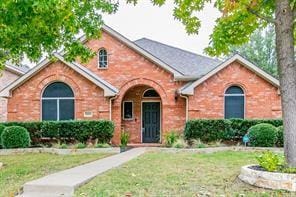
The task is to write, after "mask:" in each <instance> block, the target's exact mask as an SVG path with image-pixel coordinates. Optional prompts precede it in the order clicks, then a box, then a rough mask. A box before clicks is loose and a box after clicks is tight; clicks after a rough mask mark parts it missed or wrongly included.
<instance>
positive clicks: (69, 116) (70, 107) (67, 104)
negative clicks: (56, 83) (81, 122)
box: [59, 99, 74, 120]
mask: <svg viewBox="0 0 296 197" xmlns="http://www.w3.org/2000/svg"><path fill="white" fill-rule="evenodd" d="M59 101H60V104H59V107H60V109H59V112H60V120H73V119H74V99H62V100H59Z"/></svg>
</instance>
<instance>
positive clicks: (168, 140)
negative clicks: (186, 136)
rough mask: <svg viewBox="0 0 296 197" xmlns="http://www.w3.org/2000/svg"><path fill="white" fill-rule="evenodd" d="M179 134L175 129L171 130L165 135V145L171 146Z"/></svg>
mask: <svg viewBox="0 0 296 197" xmlns="http://www.w3.org/2000/svg"><path fill="white" fill-rule="evenodd" d="M179 137H180V136H179V135H178V133H177V132H176V131H171V132H169V133H167V134H166V135H165V145H166V146H167V147H172V146H173V144H174V143H175V142H176V141H177V140H178V139H179Z"/></svg>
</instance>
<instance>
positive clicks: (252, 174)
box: [239, 165, 296, 191]
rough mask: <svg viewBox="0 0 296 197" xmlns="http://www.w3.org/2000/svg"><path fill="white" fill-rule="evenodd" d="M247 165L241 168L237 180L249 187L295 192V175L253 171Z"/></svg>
mask: <svg viewBox="0 0 296 197" xmlns="http://www.w3.org/2000/svg"><path fill="white" fill-rule="evenodd" d="M252 166H256V165H247V166H243V167H242V168H241V173H240V175H239V178H240V179H241V180H242V181H243V182H245V183H248V184H250V185H253V186H257V187H263V188H268V189H274V190H281V189H282V190H288V191H296V174H288V173H278V172H267V171H260V170H255V169H252V168H250V167H252Z"/></svg>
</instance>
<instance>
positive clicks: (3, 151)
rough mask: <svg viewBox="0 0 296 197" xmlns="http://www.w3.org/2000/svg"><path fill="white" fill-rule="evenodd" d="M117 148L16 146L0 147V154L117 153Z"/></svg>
mask: <svg viewBox="0 0 296 197" xmlns="http://www.w3.org/2000/svg"><path fill="white" fill-rule="evenodd" d="M119 152H120V151H119V148H117V147H115V148H113V147H112V148H84V149H58V148H17V149H0V155H14V154H23V153H51V154H58V155H70V154H94V153H119Z"/></svg>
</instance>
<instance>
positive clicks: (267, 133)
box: [249, 123, 277, 147]
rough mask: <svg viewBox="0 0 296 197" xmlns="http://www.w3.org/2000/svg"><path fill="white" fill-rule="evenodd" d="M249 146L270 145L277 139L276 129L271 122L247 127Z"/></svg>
mask: <svg viewBox="0 0 296 197" xmlns="http://www.w3.org/2000/svg"><path fill="white" fill-rule="evenodd" d="M249 137H250V144H251V146H260V147H272V146H274V145H275V142H276V140H277V129H276V127H274V126H273V125H271V124H268V123H261V124H257V125H255V126H252V127H251V128H250V129H249Z"/></svg>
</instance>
